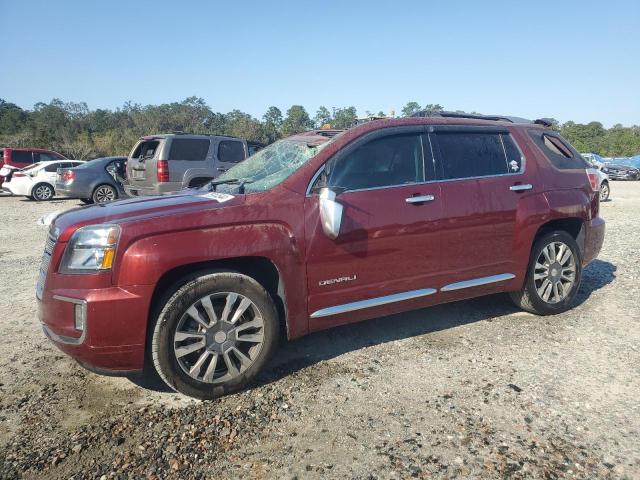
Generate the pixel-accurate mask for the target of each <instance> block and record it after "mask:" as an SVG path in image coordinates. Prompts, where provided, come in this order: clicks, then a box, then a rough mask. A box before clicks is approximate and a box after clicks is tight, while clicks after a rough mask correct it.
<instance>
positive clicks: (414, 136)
mask: <svg viewBox="0 0 640 480" xmlns="http://www.w3.org/2000/svg"><path fill="white" fill-rule="evenodd" d="M539 123H541V124H536V123H531V122H528V123H515V122H511V121H506V120H491V119H490V118H486V119H485V118H477V117H476V118H460V115H458V116H457V117H453V116H448V115H447V114H445V113H444V112H443V113H441V114H440V115H438V116H431V117H428V118H402V119H388V120H379V121H372V122H367V123H364V124H362V125H359V126H356V127H353V128H351V129H349V130H347V131H345V132H342V133H339V134H337V135H336V134H335V133H336V132H327V131H323V130H316V131H311V132H307V133H302V134H297V135H294V136H291V137H289V138H286V139H283V140H280V141H278V142H276V143H274V144H272V145H269V146H268V147H265V148H264V149H263V150H261V151H260V152H258V153H257V154H255V155H253V156H252V157H250V158H249V159H247V160H246V161H244V162H241V163H239V164H238V165H236V166H235V167H233V168H231V169H230V170H229V171H228V172H225V173H224V174H223V175H221V176H220V177H219V178H217V179H216V180H215V181H214V182H211V183H210V184H209V185H207V186H205V187H202V188H200V189H190V190H188V191H185V192H181V193H179V194H176V195H168V196H162V197H152V198H145V199H136V200H129V201H126V200H125V201H122V202H114V203H111V204H107V205H103V206H101V208H84V209H77V210H72V211H69V212H67V213H64V214H62V215H60V216H58V217H57V218H56V219H55V220H54V221H53V223H52V224H51V226H50V230H49V237H48V240H47V242H46V245H45V251H44V255H43V259H42V266H41V269H40V275H39V279H38V283H37V287H36V296H37V299H38V302H39V308H38V312H39V315H40V320H41V322H42V326H43V329H44V332H45V334H46V335H47V337H48V338H49V339H51V340H52V341H53V342H54V343H55V344H56V345H57V346H58V347H59V348H60V349H61V350H62V351H64V352H66V353H68V354H69V355H71V356H72V357H74V358H76V359H77V360H78V361H79V362H80V363H81V364H82V365H84V366H86V367H87V368H90V369H92V370H94V371H98V372H102V373H111V374H114V373H115V374H125V375H126V374H131V373H134V372H139V371H142V370H143V369H145V368H147V369H155V370H156V371H157V372H158V374H159V375H160V376H161V377H162V379H163V380H164V381H165V382H166V383H167V385H169V386H170V387H171V388H173V389H175V390H177V391H180V392H182V393H184V394H187V395H191V396H194V397H199V398H214V397H217V396H220V395H224V394H226V393H230V392H234V391H237V390H239V389H242V388H243V387H245V386H246V385H247V384H248V382H250V381H252V380H253V379H255V378H256V376H257V374H258V372H259V371H260V370H261V369H262V368H263V367H264V366H265V365H266V363H267V361H268V360H269V357H270V356H271V355H272V354H273V353H274V352H275V351H276V349H277V345H278V342H279V340H280V338H281V335H282V336H287V337H288V338H290V339H292V338H297V337H300V336H303V335H305V334H307V333H309V332H313V331H317V330H322V329H326V328H330V327H333V326H336V325H342V324H347V323H351V322H356V321H360V320H366V319H370V318H373V317H379V316H384V315H390V314H396V313H399V312H403V311H406V310H411V309H416V308H422V307H426V306H429V305H434V304H439V303H445V302H452V301H457V300H462V299H465V298H471V297H476V296H481V295H487V294H493V293H498V292H508V293H510V295H511V298H512V299H513V301H514V302H515V304H516V305H518V306H519V307H520V308H522V309H524V310H526V311H529V312H533V313H535V314H539V315H549V314H557V313H561V312H564V311H566V310H567V309H569V308H571V307H572V305H573V301H574V298H575V296H576V293H577V291H578V288H579V286H580V280H581V276H582V269H583V268H584V267H585V266H586V265H587V264H589V262H591V261H592V260H593V259H594V258H596V256H597V255H598V253H599V251H600V248H601V246H602V242H603V239H604V229H605V223H604V220H603V219H602V218H601V217H600V215H599V209H600V202H599V197H598V183H597V182H598V180H597V175H596V173H595V172H594V171H593V170H592V169H591V168H590V166H589V164H588V163H587V162H585V160H584V159H583V158H582V157H581V156H580V154H579V153H578V152H576V151H575V149H574V148H573V147H571V145H569V143H567V141H566V140H564V139H563V138H562V137H560V136H559V135H558V133H557V132H555V131H553V130H551V129H550V128H548V124H547V123H546V122H539ZM145 142H146V140H145ZM158 146H159V145H155V146H153V147H152V148H158ZM136 148H137V147H136ZM145 148H146V147H145ZM202 148H203V149H204V147H202ZM158 158H163V157H158ZM164 158H166V157H164ZM389 328H394V326H393V325H392V324H390V325H389Z"/></svg>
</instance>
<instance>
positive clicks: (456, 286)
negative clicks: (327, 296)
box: [311, 273, 516, 318]
mask: <svg viewBox="0 0 640 480" xmlns="http://www.w3.org/2000/svg"><path fill="white" fill-rule="evenodd" d="M515 277H516V276H515V275H514V274H513V273H500V274H498V275H491V276H489V277H480V278H474V279H473V280H464V281H462V282H455V283H450V284H449V285H445V286H444V287H442V288H441V289H440V291H441V292H450V291H453V290H461V289H463V288H471V287H479V286H481V285H488V284H490V283H497V282H504V281H506V280H511V279H512V278H515ZM436 292H437V290H436V289H435V288H423V289H421V290H411V291H409V292H401V293H394V294H393V295H386V296H384V297H375V298H369V299H367V300H359V301H357V302H351V303H345V304H342V305H336V306H334V307H327V308H321V309H320V310H317V311H315V312H313V313H312V314H311V318H321V317H329V316H331V315H338V314H341V313H347V312H353V311H355V310H362V309H363V308H371V307H378V306H380V305H386V304H387V303H395V302H403V301H405V300H412V299H414V298H420V297H426V296H428V295H433V294H434V293H436Z"/></svg>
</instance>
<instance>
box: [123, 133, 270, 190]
mask: <svg viewBox="0 0 640 480" xmlns="http://www.w3.org/2000/svg"><path fill="white" fill-rule="evenodd" d="M260 147H261V145H259V144H257V143H252V142H247V141H246V140H244V139H242V138H236V137H226V136H208V135H186V134H176V133H174V134H167V135H151V136H147V137H141V138H140V140H138V143H136V145H135V146H134V147H133V150H131V153H130V154H129V158H128V160H127V184H126V185H125V186H124V188H125V191H126V192H127V194H128V195H130V196H138V195H161V194H164V193H170V192H176V191H178V190H182V189H184V188H191V187H199V186H202V185H204V184H205V183H207V182H208V181H210V180H213V179H214V178H216V177H217V176H218V175H220V174H221V173H223V172H226V171H227V170H228V169H229V168H231V167H232V166H234V165H236V164H238V163H240V162H242V161H243V160H244V159H245V158H247V157H248V156H250V155H252V154H253V153H255V152H256V151H257V150H258V149H259V148H260Z"/></svg>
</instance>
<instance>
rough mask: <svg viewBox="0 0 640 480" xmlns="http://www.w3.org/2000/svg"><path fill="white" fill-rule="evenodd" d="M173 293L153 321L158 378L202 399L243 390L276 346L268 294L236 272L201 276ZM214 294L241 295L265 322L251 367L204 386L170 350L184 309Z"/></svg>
mask: <svg viewBox="0 0 640 480" xmlns="http://www.w3.org/2000/svg"><path fill="white" fill-rule="evenodd" d="M173 291H174V293H173V294H172V295H171V296H170V297H169V299H168V300H167V302H166V303H165V304H164V307H163V308H162V310H161V312H160V313H159V315H158V316H157V318H156V322H155V324H154V328H153V331H152V337H151V339H150V340H151V353H152V360H153V364H154V366H155V368H156V370H157V372H158V374H159V375H160V377H161V378H162V379H163V380H164V381H165V383H167V385H169V386H170V387H171V388H173V389H174V390H176V391H178V392H180V393H184V394H185V395H189V396H191V397H196V398H199V399H202V400H209V399H213V398H218V397H220V396H223V395H226V394H229V393H232V392H236V391H238V390H241V389H243V388H245V387H246V386H247V385H248V384H250V383H251V382H252V381H253V380H254V379H255V377H256V376H257V375H258V373H259V372H260V371H261V370H262V368H263V367H264V366H265V365H266V363H267V362H268V360H269V358H270V357H271V355H272V354H273V352H274V351H275V349H276V348H277V344H278V339H279V326H278V316H277V312H276V309H275V306H274V304H273V301H272V300H271V297H270V296H269V294H268V293H267V291H266V290H265V289H264V288H263V287H262V286H261V285H260V284H259V283H258V282H256V281H255V280H253V279H252V278H251V277H248V276H246V275H242V274H240V273H235V272H219V273H210V274H206V275H202V276H200V277H198V278H195V279H191V280H189V281H187V282H186V283H184V284H183V285H181V286H180V287H179V288H177V289H175V287H174V289H173ZM216 292H235V293H240V294H242V295H244V296H245V297H248V298H249V299H250V300H251V301H252V302H253V303H254V304H255V305H256V307H257V308H258V310H260V313H261V314H262V317H263V320H264V341H263V344H262V349H261V351H260V353H259V354H258V357H257V358H256V360H255V362H254V363H253V365H251V366H250V367H249V368H248V369H247V370H245V371H244V372H242V373H241V374H240V375H239V376H238V377H237V378H234V379H232V380H229V381H228V382H225V383H224V384H206V383H203V382H199V381H197V380H195V379H193V378H191V377H190V376H189V375H187V374H186V373H185V372H184V371H183V370H182V368H180V365H179V364H178V361H177V359H176V357H175V352H174V350H173V335H174V332H175V329H176V327H177V324H178V322H179V321H180V318H181V317H182V315H183V313H184V312H185V310H186V309H187V308H189V307H190V306H191V305H192V304H193V303H194V302H195V301H197V300H198V299H200V298H202V297H203V296H205V295H207V294H212V293H216ZM165 298H166V297H165Z"/></svg>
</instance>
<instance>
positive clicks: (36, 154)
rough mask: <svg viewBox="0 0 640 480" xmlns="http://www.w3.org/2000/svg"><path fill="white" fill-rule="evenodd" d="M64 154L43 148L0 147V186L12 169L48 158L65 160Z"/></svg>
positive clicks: (24, 166)
mask: <svg viewBox="0 0 640 480" xmlns="http://www.w3.org/2000/svg"><path fill="white" fill-rule="evenodd" d="M65 159H66V157H65V156H64V155H60V154H59V153H58V152H54V151H52V150H45V149H43V148H0V186H2V183H3V182H4V179H5V177H8V176H10V175H12V174H13V171H14V170H19V169H21V168H26V167H28V166H30V165H33V164H34V163H38V162H46V161H49V160H65Z"/></svg>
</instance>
